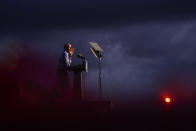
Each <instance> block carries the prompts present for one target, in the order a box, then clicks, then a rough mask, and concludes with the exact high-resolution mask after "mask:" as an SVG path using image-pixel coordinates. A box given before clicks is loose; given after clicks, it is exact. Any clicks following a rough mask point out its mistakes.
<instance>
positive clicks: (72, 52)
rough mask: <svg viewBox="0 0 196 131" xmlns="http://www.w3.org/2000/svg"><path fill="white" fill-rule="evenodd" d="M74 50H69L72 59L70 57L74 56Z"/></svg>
mask: <svg viewBox="0 0 196 131" xmlns="http://www.w3.org/2000/svg"><path fill="white" fill-rule="evenodd" d="M74 50H75V49H74V48H71V49H70V51H69V54H70V57H72V56H73V54H74Z"/></svg>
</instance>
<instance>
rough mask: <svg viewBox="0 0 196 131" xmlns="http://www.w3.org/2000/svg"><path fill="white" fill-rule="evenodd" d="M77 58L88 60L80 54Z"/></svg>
mask: <svg viewBox="0 0 196 131" xmlns="http://www.w3.org/2000/svg"><path fill="white" fill-rule="evenodd" d="M77 57H78V58H81V59H86V58H85V57H84V56H83V55H82V54H81V53H79V54H78V55H77Z"/></svg>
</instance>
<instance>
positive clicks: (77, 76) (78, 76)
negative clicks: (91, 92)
mask: <svg viewBox="0 0 196 131" xmlns="http://www.w3.org/2000/svg"><path fill="white" fill-rule="evenodd" d="M70 71H73V75H74V76H73V83H74V84H73V90H72V95H73V100H74V101H78V102H80V101H82V100H83V87H82V72H83V71H85V72H87V71H88V62H87V60H86V59H82V64H80V65H76V66H71V67H70Z"/></svg>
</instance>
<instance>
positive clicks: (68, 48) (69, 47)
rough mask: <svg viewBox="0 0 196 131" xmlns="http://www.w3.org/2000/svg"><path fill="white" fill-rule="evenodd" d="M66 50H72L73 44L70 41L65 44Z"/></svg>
mask: <svg viewBox="0 0 196 131" xmlns="http://www.w3.org/2000/svg"><path fill="white" fill-rule="evenodd" d="M64 50H66V51H68V52H69V51H70V50H71V44H70V43H66V44H65V45H64Z"/></svg>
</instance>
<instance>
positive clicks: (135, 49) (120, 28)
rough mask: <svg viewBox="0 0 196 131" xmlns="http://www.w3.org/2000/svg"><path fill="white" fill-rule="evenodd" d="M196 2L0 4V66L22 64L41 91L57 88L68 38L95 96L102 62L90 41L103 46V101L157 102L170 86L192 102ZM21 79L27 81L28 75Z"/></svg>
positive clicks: (39, 0) (37, 0) (35, 0)
mask: <svg viewBox="0 0 196 131" xmlns="http://www.w3.org/2000/svg"><path fill="white" fill-rule="evenodd" d="M194 4H195V3H194V1H193V0H107V1H104V0H71V1H65V0H55V1H52V0H28V1H26V0H17V1H12V0H6V1H4V2H3V1H1V2H0V30H1V31H0V67H1V70H2V71H6V70H9V72H12V71H13V72H14V71H15V70H19V69H20V71H21V72H23V74H24V76H25V75H26V74H28V75H29V79H31V78H33V80H34V82H35V83H37V84H38V85H39V86H40V88H44V89H47V88H52V87H53V85H54V86H55V81H56V78H55V72H56V69H57V68H58V59H59V56H60V55H61V53H62V52H63V45H64V42H65V41H67V42H71V43H72V46H73V47H74V48H75V56H74V58H73V65H74V64H78V63H80V61H79V60H78V58H77V57H76V54H77V53H79V52H80V53H82V54H83V55H84V56H85V57H86V58H87V59H88V62H89V72H88V73H84V88H85V92H86V97H87V98H89V99H92V98H96V96H97V91H98V90H97V89H98V63H97V59H96V58H95V57H94V56H93V54H92V53H91V52H90V50H89V48H90V45H89V42H90V41H93V42H97V43H99V44H100V46H101V47H102V48H103V50H104V52H103V70H102V71H103V73H102V77H103V88H104V97H105V99H111V100H114V101H129V100H133V99H135V100H140V99H142V100H143V99H148V98H150V99H157V96H161V95H160V94H162V92H164V91H168V92H170V93H171V94H172V93H174V92H175V93H174V94H173V95H174V97H177V96H181V97H184V98H186V99H191V100H193V98H194V99H195V98H196V97H195V96H194V92H195V85H196V83H195V82H194V80H195V78H196V59H195V58H196V52H195V50H196V45H195V42H196V37H195V35H196V30H195V29H196V20H195V18H196V8H195V6H194ZM24 59H29V61H31V62H32V63H33V67H32V64H27V65H26V66H24V67H25V68H24V69H23V70H21V65H25V62H24ZM21 63H22V64H21ZM27 63H28V62H27ZM46 67H47V68H46ZM42 69H43V70H42ZM36 70H37V71H36ZM33 72H37V73H33ZM34 77H35V78H34ZM8 78H9V77H8ZM15 78H17V75H16V76H15V77H14V78H13V79H15ZM20 79H21V81H22V83H25V82H24V81H25V80H26V79H25V77H24V78H23V77H21V78H20ZM20 84H21V83H20V82H19V85H20ZM176 92H177V93H176ZM175 95H176V96H175Z"/></svg>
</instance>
